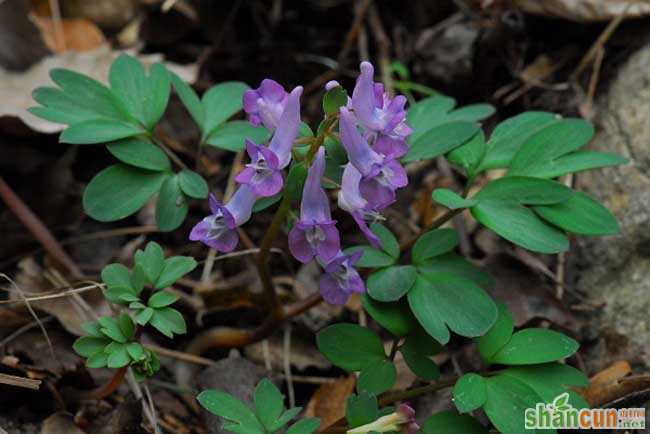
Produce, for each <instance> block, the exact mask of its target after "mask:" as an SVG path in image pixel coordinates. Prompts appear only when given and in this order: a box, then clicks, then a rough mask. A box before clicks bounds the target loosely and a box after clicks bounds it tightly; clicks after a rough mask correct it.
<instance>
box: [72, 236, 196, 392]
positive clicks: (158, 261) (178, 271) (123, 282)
mask: <svg viewBox="0 0 650 434" xmlns="http://www.w3.org/2000/svg"><path fill="white" fill-rule="evenodd" d="M134 262H135V265H134V267H133V269H132V270H129V269H128V268H127V267H125V266H124V265H122V264H110V265H108V266H106V267H105V268H104V270H103V271H102V280H103V282H104V285H105V289H104V296H105V297H106V299H107V300H108V301H110V302H111V303H112V304H113V305H114V306H116V307H117V308H118V309H119V310H120V311H121V312H120V313H119V314H118V315H116V316H114V317H110V316H103V317H101V318H99V320H98V321H97V322H94V323H87V324H84V325H83V329H84V331H85V332H86V335H85V336H82V337H80V338H79V339H77V341H76V342H75V343H74V349H75V351H76V352H77V353H78V354H79V355H81V356H83V357H86V359H87V362H86V366H88V367H89V368H104V367H108V368H116V369H122V370H124V369H126V367H131V368H132V369H133V373H134V374H135V376H136V378H137V379H138V380H143V379H145V378H147V377H151V376H152V375H153V374H155V373H156V371H158V369H159V368H160V361H159V360H158V356H157V355H156V353H155V352H154V351H152V350H150V349H148V348H146V347H144V346H143V345H142V344H141V343H140V342H139V340H140V334H141V332H142V330H143V328H144V327H146V326H147V325H150V326H151V327H153V328H155V329H156V330H158V331H159V332H160V333H162V334H163V335H165V336H167V337H168V338H173V337H174V334H184V333H185V332H186V331H187V327H186V325H185V320H184V318H183V315H182V314H181V313H180V312H179V311H177V310H176V309H174V308H173V307H171V306H172V305H173V304H174V302H176V301H177V300H178V295H176V294H174V293H172V292H169V291H166V290H165V288H168V287H169V286H171V285H173V284H174V283H175V282H176V281H177V280H178V279H180V278H181V277H183V276H184V275H185V274H187V273H189V272H190V271H192V270H193V269H194V268H195V267H196V261H195V260H194V259H193V258H190V257H187V256H172V257H170V258H166V259H165V257H164V254H163V250H162V248H161V247H160V246H159V245H158V244H157V243H154V242H149V243H148V244H147V246H146V248H145V250H138V251H137V252H136V253H135V261H134ZM122 372H123V371H122ZM120 375H121V374H120Z"/></svg>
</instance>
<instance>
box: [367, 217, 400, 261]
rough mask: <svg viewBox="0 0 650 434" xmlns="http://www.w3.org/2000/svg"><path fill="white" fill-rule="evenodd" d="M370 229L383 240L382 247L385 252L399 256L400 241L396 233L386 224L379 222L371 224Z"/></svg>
mask: <svg viewBox="0 0 650 434" xmlns="http://www.w3.org/2000/svg"><path fill="white" fill-rule="evenodd" d="M370 230H371V231H372V232H373V233H374V234H375V235H377V237H378V238H379V241H381V248H382V249H383V250H384V252H386V253H388V254H389V255H390V256H392V257H393V258H395V259H397V258H399V253H400V249H399V242H398V241H397V238H395V235H393V233H392V232H391V231H390V230H389V229H388V228H387V227H386V226H384V225H382V224H379V223H373V224H371V225H370Z"/></svg>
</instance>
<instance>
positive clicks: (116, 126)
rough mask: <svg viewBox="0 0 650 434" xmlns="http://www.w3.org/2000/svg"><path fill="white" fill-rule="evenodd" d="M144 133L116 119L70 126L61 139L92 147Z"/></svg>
mask: <svg viewBox="0 0 650 434" xmlns="http://www.w3.org/2000/svg"><path fill="white" fill-rule="evenodd" d="M143 132H144V131H143V130H142V128H140V127H139V126H137V125H134V124H130V123H126V122H123V121H117V120H114V119H99V118H98V119H90V120H87V121H83V122H79V123H77V124H73V125H70V126H69V127H68V128H66V129H65V130H64V131H63V132H62V133H61V136H60V137H59V141H60V142H61V143H70V144H73V145H92V144H95V143H106V142H112V141H114V140H119V139H124V138H127V137H131V136H137V135H138V134H142V133H143Z"/></svg>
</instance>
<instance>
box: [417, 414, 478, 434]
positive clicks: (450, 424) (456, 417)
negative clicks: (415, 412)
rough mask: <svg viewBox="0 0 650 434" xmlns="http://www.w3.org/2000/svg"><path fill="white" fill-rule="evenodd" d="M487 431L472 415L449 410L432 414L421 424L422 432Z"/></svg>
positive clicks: (467, 433) (470, 433) (474, 433)
mask: <svg viewBox="0 0 650 434" xmlns="http://www.w3.org/2000/svg"><path fill="white" fill-rule="evenodd" d="M488 432H489V431H488V430H487V429H485V427H483V425H481V424H480V423H478V422H477V421H476V419H474V418H473V417H471V416H469V415H466V414H458V413H456V412H455V411H451V410H450V411H443V412H440V413H436V414H434V415H433V416H431V417H429V419H427V421H426V422H425V423H424V425H423V426H422V433H423V434H488Z"/></svg>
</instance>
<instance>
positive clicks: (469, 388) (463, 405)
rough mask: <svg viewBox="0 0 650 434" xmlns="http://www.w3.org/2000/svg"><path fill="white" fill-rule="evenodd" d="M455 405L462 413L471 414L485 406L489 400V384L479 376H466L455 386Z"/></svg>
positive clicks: (471, 374)
mask: <svg viewBox="0 0 650 434" xmlns="http://www.w3.org/2000/svg"><path fill="white" fill-rule="evenodd" d="M453 393H454V405H455V406H456V408H457V409H458V411H459V412H460V413H469V412H470V411H474V410H476V409H477V408H479V407H481V406H483V404H485V401H486V400H487V384H486V383H485V379H484V378H483V377H481V376H480V375H477V374H473V373H470V374H465V375H463V376H462V377H460V378H459V379H458V381H457V382H456V385H455V386H454V392H453Z"/></svg>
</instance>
